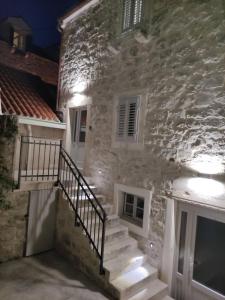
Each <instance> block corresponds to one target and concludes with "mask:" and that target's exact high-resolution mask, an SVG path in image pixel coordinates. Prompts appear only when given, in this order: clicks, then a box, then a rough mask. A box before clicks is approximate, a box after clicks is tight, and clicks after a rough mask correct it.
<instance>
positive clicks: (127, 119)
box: [116, 96, 140, 141]
mask: <svg viewBox="0 0 225 300" xmlns="http://www.w3.org/2000/svg"><path fill="white" fill-rule="evenodd" d="M139 102H140V101H139V97H138V96H132V97H123V98H120V101H119V104H118V112H117V133H116V135H117V139H119V140H123V141H135V140H136V138H137V134H138V112H139Z"/></svg>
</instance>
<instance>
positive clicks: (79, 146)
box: [70, 107, 87, 168]
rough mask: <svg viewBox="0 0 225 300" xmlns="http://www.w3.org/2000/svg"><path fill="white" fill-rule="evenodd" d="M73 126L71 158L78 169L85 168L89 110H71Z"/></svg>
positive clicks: (80, 108) (84, 108) (82, 108)
mask: <svg viewBox="0 0 225 300" xmlns="http://www.w3.org/2000/svg"><path fill="white" fill-rule="evenodd" d="M70 121H71V122H70V124H71V157H72V158H73V160H74V161H75V162H76V164H77V165H78V167H81V168H82V166H83V162H84V153H85V141H86V129H87V108H86V107H79V108H72V109H71V110H70Z"/></svg>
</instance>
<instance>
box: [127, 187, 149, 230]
mask: <svg viewBox="0 0 225 300" xmlns="http://www.w3.org/2000/svg"><path fill="white" fill-rule="evenodd" d="M123 197H124V206H123V215H122V217H123V218H124V219H126V220H127V221H130V222H132V223H134V224H136V225H138V226H142V225H143V218H144V198H142V197H139V196H136V195H132V194H128V193H123Z"/></svg>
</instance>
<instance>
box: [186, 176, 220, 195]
mask: <svg viewBox="0 0 225 300" xmlns="http://www.w3.org/2000/svg"><path fill="white" fill-rule="evenodd" d="M187 186H188V188H189V189H190V190H191V191H193V192H194V193H197V194H199V195H201V196H209V197H218V196H221V195H222V194H224V193H225V186H224V184H222V183H221V182H219V181H216V180H214V179H208V178H199V177H198V178H190V179H188V182H187Z"/></svg>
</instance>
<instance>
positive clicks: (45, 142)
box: [18, 136, 107, 274]
mask: <svg viewBox="0 0 225 300" xmlns="http://www.w3.org/2000/svg"><path fill="white" fill-rule="evenodd" d="M21 180H25V181H54V182H57V184H58V185H59V186H60V187H61V188H62V190H63V192H64V194H65V196H66V198H67V200H68V201H69V203H70V206H71V208H72V210H73V211H74V214H75V226H82V229H83V231H84V233H85V235H86V236H87V238H88V239H89V242H90V245H91V248H92V250H93V251H94V252H95V253H96V255H97V257H98V258H99V260H100V273H101V274H104V269H103V258H104V242H105V224H106V218H107V216H106V213H105V211H104V209H103V207H102V205H101V203H100V202H99V200H98V199H97V197H96V196H95V194H94V192H93V191H92V189H91V187H90V186H89V184H88V183H87V182H86V180H85V178H84V177H83V175H82V174H81V172H80V170H79V169H78V168H77V166H76V165H75V163H74V161H73V160H72V158H71V157H70V156H69V154H68V153H67V152H66V151H65V149H63V147H62V141H61V140H50V139H43V138H37V137H30V136H22V137H21V145H20V158H19V171H18V186H19V187H20V184H21Z"/></svg>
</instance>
